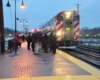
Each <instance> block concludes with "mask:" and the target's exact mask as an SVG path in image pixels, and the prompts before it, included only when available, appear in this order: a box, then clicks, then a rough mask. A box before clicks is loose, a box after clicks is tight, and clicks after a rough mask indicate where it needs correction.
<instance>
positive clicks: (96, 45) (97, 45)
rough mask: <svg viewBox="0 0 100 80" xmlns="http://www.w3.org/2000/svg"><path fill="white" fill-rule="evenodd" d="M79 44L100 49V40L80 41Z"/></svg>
mask: <svg viewBox="0 0 100 80" xmlns="http://www.w3.org/2000/svg"><path fill="white" fill-rule="evenodd" d="M78 46H82V47H86V48H92V49H97V50H100V42H79V43H78Z"/></svg>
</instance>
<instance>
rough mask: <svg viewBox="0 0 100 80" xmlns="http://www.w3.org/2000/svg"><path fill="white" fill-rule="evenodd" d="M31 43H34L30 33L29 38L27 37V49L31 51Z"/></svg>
mask: <svg viewBox="0 0 100 80" xmlns="http://www.w3.org/2000/svg"><path fill="white" fill-rule="evenodd" d="M31 41H32V37H31V35H30V33H29V34H28V36H27V49H28V50H30V43H31Z"/></svg>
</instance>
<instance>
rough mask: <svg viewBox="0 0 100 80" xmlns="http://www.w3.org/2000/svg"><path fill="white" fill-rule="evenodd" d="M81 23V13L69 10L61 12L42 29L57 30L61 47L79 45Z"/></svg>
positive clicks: (58, 42) (56, 33) (58, 43)
mask: <svg viewBox="0 0 100 80" xmlns="http://www.w3.org/2000/svg"><path fill="white" fill-rule="evenodd" d="M79 23H80V16H79V14H78V13H77V12H76V11H75V10H68V11H62V12H59V13H58V14H57V15H56V16H54V17H53V18H52V19H51V20H50V21H48V22H46V23H45V24H44V25H43V26H42V27H41V29H46V30H48V31H54V32H55V35H56V38H57V46H59V48H71V46H74V45H77V43H78V40H79V31H80V29H79ZM72 48H73V47H72Z"/></svg>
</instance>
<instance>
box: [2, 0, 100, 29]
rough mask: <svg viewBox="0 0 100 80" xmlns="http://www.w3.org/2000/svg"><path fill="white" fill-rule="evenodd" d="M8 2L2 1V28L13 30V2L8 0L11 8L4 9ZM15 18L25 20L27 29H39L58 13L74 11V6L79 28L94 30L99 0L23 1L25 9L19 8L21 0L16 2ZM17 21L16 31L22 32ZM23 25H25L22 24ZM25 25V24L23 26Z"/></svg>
mask: <svg viewBox="0 0 100 80" xmlns="http://www.w3.org/2000/svg"><path fill="white" fill-rule="evenodd" d="M7 1H8V0H3V9H4V26H5V27H9V28H12V29H15V28H14V24H15V23H14V22H15V21H14V14H15V12H14V11H15V10H14V9H15V8H14V5H15V4H14V1H15V0H9V1H10V4H11V7H10V8H9V7H6V4H7ZM16 1H17V4H16V9H17V17H18V18H19V19H27V21H28V24H27V25H28V26H29V29H30V30H31V29H33V28H39V27H40V26H41V25H42V23H43V24H44V23H46V22H47V21H49V20H50V19H51V18H52V17H54V16H55V15H56V14H57V13H58V12H61V11H65V10H76V4H81V6H80V17H81V18H80V22H81V23H80V27H81V28H83V27H85V26H87V27H90V28H94V27H99V26H100V0H23V1H24V4H25V7H26V8H25V9H21V8H20V4H21V2H22V0H16ZM19 23H20V20H19V21H17V30H23V27H22V26H23V25H22V24H19ZM24 24H25V23H24ZM25 25H26V24H25Z"/></svg>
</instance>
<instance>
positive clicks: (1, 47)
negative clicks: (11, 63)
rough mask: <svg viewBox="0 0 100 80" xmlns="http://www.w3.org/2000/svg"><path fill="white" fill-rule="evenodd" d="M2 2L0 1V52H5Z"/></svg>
mask: <svg viewBox="0 0 100 80" xmlns="http://www.w3.org/2000/svg"><path fill="white" fill-rule="evenodd" d="M3 17H4V16H3V1H2V0H0V52H1V53H3V52H4V51H5V39H4V19H3Z"/></svg>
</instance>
